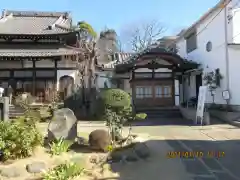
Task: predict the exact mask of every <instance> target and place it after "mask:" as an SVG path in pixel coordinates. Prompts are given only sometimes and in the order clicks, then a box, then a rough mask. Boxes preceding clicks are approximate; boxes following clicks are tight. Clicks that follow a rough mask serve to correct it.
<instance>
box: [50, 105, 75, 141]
mask: <svg viewBox="0 0 240 180" xmlns="http://www.w3.org/2000/svg"><path fill="white" fill-rule="evenodd" d="M76 137H77V118H76V116H75V115H74V113H73V111H72V110H70V109H68V108H62V109H58V110H56V111H55V112H54V116H53V118H52V120H51V121H50V122H49V125H48V140H49V141H54V140H57V139H60V138H63V139H64V140H72V141H74V140H75V138H76Z"/></svg>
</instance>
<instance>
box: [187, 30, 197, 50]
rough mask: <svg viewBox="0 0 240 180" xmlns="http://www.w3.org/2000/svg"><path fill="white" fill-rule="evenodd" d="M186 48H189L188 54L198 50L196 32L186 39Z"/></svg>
mask: <svg viewBox="0 0 240 180" xmlns="http://www.w3.org/2000/svg"><path fill="white" fill-rule="evenodd" d="M186 48H187V53H190V52H192V51H194V50H195V49H197V33H196V32H194V33H192V34H191V35H189V36H188V37H186Z"/></svg>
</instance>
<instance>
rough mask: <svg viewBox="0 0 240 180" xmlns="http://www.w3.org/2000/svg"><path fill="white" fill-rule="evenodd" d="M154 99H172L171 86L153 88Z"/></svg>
mask: <svg viewBox="0 0 240 180" xmlns="http://www.w3.org/2000/svg"><path fill="white" fill-rule="evenodd" d="M155 97H158V98H169V97H172V90H171V86H155Z"/></svg>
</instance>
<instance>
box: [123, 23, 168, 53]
mask: <svg viewBox="0 0 240 180" xmlns="http://www.w3.org/2000/svg"><path fill="white" fill-rule="evenodd" d="M127 27H128V28H125V30H124V31H123V34H121V36H123V38H122V39H123V41H124V42H125V43H126V44H127V45H128V47H130V48H131V49H132V50H133V51H134V52H139V51H141V50H143V49H146V48H148V47H149V46H151V45H152V44H154V43H155V42H156V41H157V40H158V39H160V38H161V36H162V35H163V33H164V32H165V31H166V28H165V27H164V26H163V24H161V23H160V22H158V21H156V20H152V21H146V22H140V23H138V24H135V26H134V25H131V26H127Z"/></svg>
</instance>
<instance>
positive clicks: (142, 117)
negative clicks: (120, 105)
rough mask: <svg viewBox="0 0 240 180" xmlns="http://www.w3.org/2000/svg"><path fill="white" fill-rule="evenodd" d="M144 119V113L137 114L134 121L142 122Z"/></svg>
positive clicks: (145, 115)
mask: <svg viewBox="0 0 240 180" xmlns="http://www.w3.org/2000/svg"><path fill="white" fill-rule="evenodd" d="M146 117H147V114H146V113H138V114H136V116H135V119H136V120H144V119H146Z"/></svg>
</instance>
